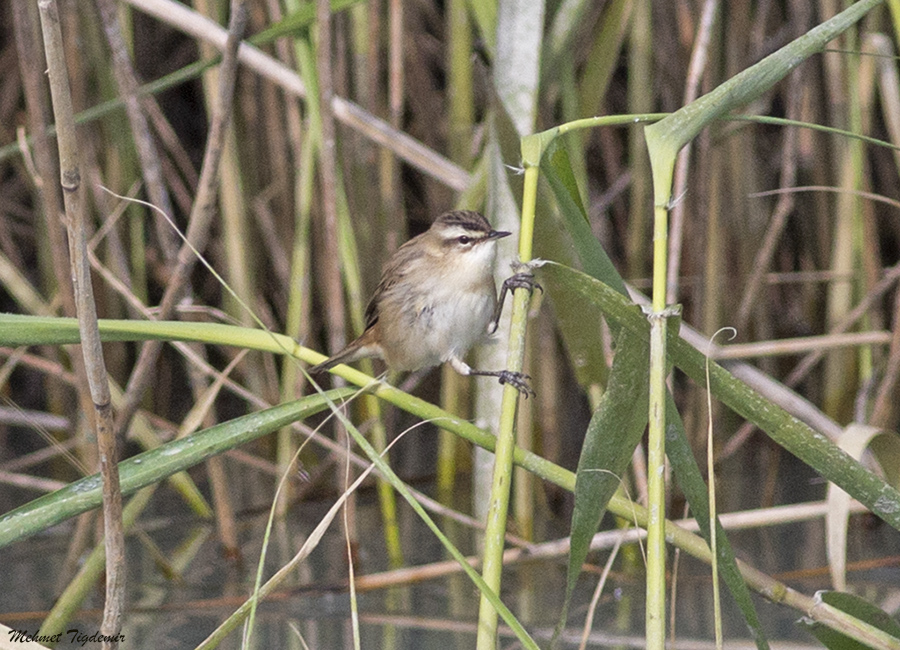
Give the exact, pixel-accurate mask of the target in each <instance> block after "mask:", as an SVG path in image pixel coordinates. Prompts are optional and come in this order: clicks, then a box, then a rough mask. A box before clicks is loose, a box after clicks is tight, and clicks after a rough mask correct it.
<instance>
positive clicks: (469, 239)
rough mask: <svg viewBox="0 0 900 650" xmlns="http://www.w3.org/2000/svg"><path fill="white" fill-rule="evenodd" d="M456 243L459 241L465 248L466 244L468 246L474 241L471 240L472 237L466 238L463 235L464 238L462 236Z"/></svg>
mask: <svg viewBox="0 0 900 650" xmlns="http://www.w3.org/2000/svg"><path fill="white" fill-rule="evenodd" d="M456 241H458V242H459V243H460V244H462V245H463V246H465V245H466V244H468V243H469V242H471V241H472V238H471V237H466V236H465V235H463V236H461V237H460V238H459V239H457V240H456Z"/></svg>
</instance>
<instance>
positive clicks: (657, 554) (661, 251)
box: [645, 179, 671, 650]
mask: <svg viewBox="0 0 900 650" xmlns="http://www.w3.org/2000/svg"><path fill="white" fill-rule="evenodd" d="M670 183H671V179H670ZM667 187H670V185H667ZM667 246H668V206H667V205H666V204H662V205H660V204H657V205H656V206H655V207H654V222H653V312H652V314H651V315H650V426H649V435H648V442H647V474H648V476H647V493H648V497H649V512H650V517H649V520H648V522H647V605H646V606H647V613H646V626H647V628H646V632H645V634H646V638H647V648H648V649H650V650H662V648H664V647H665V640H666V539H665V528H664V526H665V503H666V482H665V481H666V475H665V468H666V443H665V440H666V367H667V366H666V318H667V315H668V314H667V310H666V266H667V264H666V257H667Z"/></svg>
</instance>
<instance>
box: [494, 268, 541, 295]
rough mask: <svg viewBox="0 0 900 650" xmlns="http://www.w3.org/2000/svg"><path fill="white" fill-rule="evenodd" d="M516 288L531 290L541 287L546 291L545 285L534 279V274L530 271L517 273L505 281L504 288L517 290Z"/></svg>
mask: <svg viewBox="0 0 900 650" xmlns="http://www.w3.org/2000/svg"><path fill="white" fill-rule="evenodd" d="M516 289H527V290H528V291H529V292H534V290H535V289H540V291H541V293H544V287H542V286H541V285H540V284H538V282H537V280H535V279H534V274H533V273H531V272H530V271H523V272H519V273H516V274H514V275H511V276H509V277H508V278H506V279H505V280H504V281H503V290H505V291H515V290H516Z"/></svg>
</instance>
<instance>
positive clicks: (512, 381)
mask: <svg viewBox="0 0 900 650" xmlns="http://www.w3.org/2000/svg"><path fill="white" fill-rule="evenodd" d="M497 379H498V380H499V381H500V383H501V384H509V385H510V386H512V387H513V388H515V389H516V390H517V391H519V393H521V394H522V397H524V398H525V399H528V398H529V397H534V394H535V393H534V390H532V388H531V386H529V385H528V380H529V379H531V376H530V375H526V374H525V373H523V372H515V371H513V370H500V371H498V372H497Z"/></svg>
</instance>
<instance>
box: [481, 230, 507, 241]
mask: <svg viewBox="0 0 900 650" xmlns="http://www.w3.org/2000/svg"><path fill="white" fill-rule="evenodd" d="M511 234H512V233H511V232H507V231H505V230H492V231H491V232H489V233H488V236H487V238H488V239H503V238H504V237H509V236H510V235H511Z"/></svg>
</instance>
